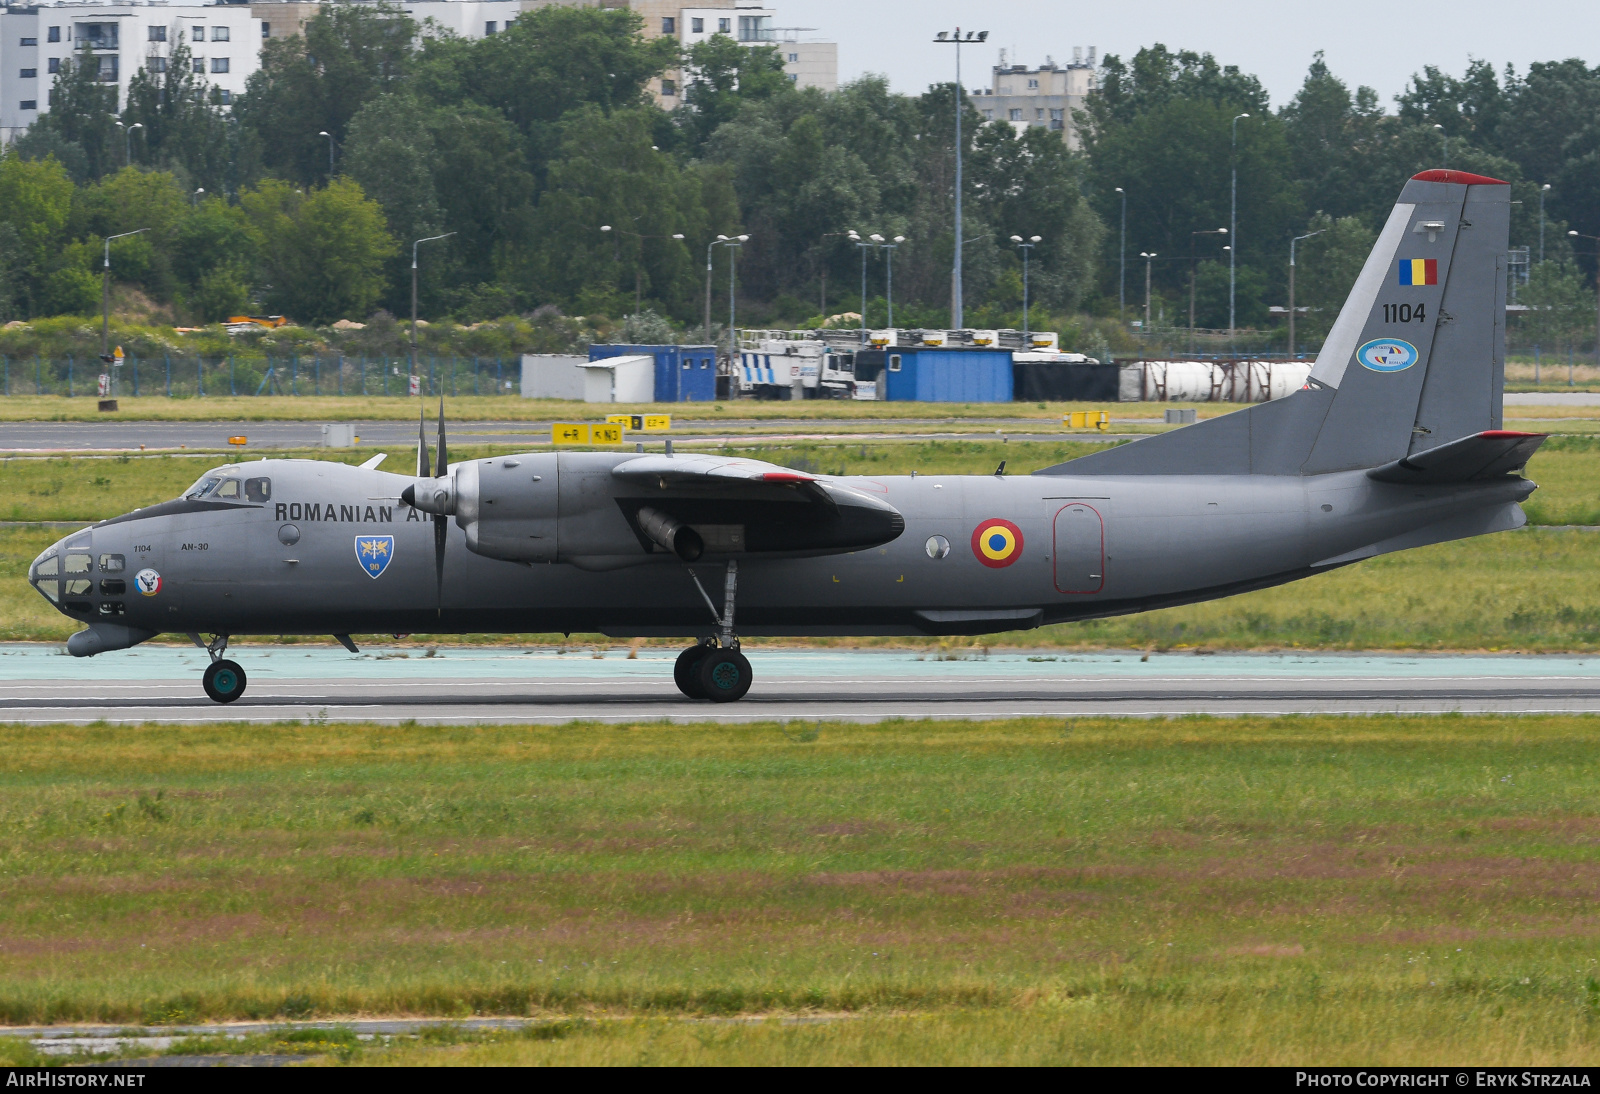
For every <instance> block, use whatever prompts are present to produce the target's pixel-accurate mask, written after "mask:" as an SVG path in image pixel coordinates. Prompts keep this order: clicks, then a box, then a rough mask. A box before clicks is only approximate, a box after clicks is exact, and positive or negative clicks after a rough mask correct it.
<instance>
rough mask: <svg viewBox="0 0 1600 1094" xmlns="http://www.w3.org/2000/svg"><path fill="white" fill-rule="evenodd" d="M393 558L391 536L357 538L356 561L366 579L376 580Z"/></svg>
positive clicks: (392, 540)
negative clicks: (364, 573)
mask: <svg viewBox="0 0 1600 1094" xmlns="http://www.w3.org/2000/svg"><path fill="white" fill-rule="evenodd" d="M393 557H394V537H393V536H357V537H356V561H357V562H359V563H361V568H362V569H363V570H365V571H366V574H367V576H368V577H371V578H376V577H377V576H378V575H380V574H382V573H383V571H385V570H387V569H388V568H389V560H390V559H391V558H393Z"/></svg>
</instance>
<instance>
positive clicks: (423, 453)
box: [417, 408, 433, 479]
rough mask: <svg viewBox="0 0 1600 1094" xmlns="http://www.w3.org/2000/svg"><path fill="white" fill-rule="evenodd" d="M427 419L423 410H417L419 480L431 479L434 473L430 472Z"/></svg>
mask: <svg viewBox="0 0 1600 1094" xmlns="http://www.w3.org/2000/svg"><path fill="white" fill-rule="evenodd" d="M426 422H427V419H426V417H425V416H424V414H423V412H422V410H421V409H420V408H419V409H418V410H417V478H419V479H431V478H433V473H432V472H430V471H429V470H428V434H427V432H426Z"/></svg>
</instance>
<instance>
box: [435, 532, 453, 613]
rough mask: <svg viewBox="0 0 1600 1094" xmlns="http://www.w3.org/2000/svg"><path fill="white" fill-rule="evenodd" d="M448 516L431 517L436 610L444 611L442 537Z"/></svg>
mask: <svg viewBox="0 0 1600 1094" xmlns="http://www.w3.org/2000/svg"><path fill="white" fill-rule="evenodd" d="M449 522H450V518H449V517H442V516H436V517H434V518H433V572H434V582H435V585H434V593H435V596H436V598H437V600H436V603H437V610H438V612H439V613H440V614H441V615H442V614H443V613H444V537H445V534H446V533H447V532H448V531H449V526H450V525H449Z"/></svg>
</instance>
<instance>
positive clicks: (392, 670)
mask: <svg viewBox="0 0 1600 1094" xmlns="http://www.w3.org/2000/svg"><path fill="white" fill-rule="evenodd" d="M746 653H747V654H748V656H749V657H750V660H751V663H752V664H753V665H754V667H755V677H756V682H755V686H754V687H752V688H751V690H750V694H749V695H748V696H747V697H746V698H745V699H744V700H743V701H741V702H739V703H734V704H729V705H716V704H710V703H702V702H692V701H690V700H688V699H685V698H683V697H682V696H681V695H679V694H678V692H677V690H676V689H675V688H674V686H673V683H672V661H673V657H674V656H675V654H676V651H675V650H650V649H647V650H643V651H641V653H640V656H639V657H638V659H636V660H629V659H627V656H626V650H625V649H622V648H616V649H612V650H609V651H607V652H605V653H604V655H603V656H602V657H599V658H596V657H595V656H594V655H593V652H592V651H572V652H567V653H564V654H563V653H557V652H556V651H554V650H549V649H539V650H518V649H508V648H487V647H473V648H450V647H443V648H440V649H439V650H438V652H437V654H436V656H432V657H429V656H425V654H424V651H422V650H417V649H409V650H377V649H374V650H367V651H363V653H361V654H359V655H351V654H349V653H346V652H344V651H343V650H340V649H338V648H337V647H320V646H319V647H310V646H277V647H266V646H261V647H249V646H243V647H239V646H236V647H234V649H233V650H232V651H231V653H230V656H231V657H233V658H234V659H235V660H236V661H238V662H239V663H240V664H241V665H242V666H243V667H244V669H245V671H246V673H247V674H248V677H249V686H248V689H247V691H246V694H245V695H244V697H243V698H242V699H240V700H239V701H238V702H236V703H233V704H231V705H229V706H218V705H216V704H213V703H211V702H210V701H209V700H207V699H206V698H205V697H204V695H203V694H202V692H201V689H200V673H201V671H202V669H203V668H204V666H205V663H206V662H205V654H204V653H203V652H202V651H200V650H198V649H193V648H188V649H183V648H175V647H150V646H145V647H140V648H138V649H134V650H126V651H121V652H118V653H110V654H103V655H101V656H100V657H97V658H93V659H88V660H76V659H71V658H67V657H63V656H61V655H60V653H59V652H58V647H50V646H3V647H0V721H9V722H27V723H48V722H88V721H95V720H100V719H103V720H106V721H109V722H119V723H129V722H146V721H160V722H207V721H216V720H228V721H248V722H277V721H319V720H321V721H362V722H383V723H394V722H400V721H408V720H415V721H418V722H424V723H430V724H474V723H477V724H506V723H533V724H554V723H565V722H574V721H602V722H641V721H661V720H665V721H671V722H705V721H715V722H751V721H791V722H793V721H812V720H845V721H859V722H872V721H881V720H884V719H888V718H999V717H1030V716H1047V717H1084V716H1091V715H1123V716H1158V717H1159V716H1173V715H1183V714H1214V715H1227V714H1364V713H1385V712H1415V713H1440V712H1450V711H1460V712H1466V713H1546V712H1566V713H1574V712H1591V713H1600V658H1584V657H1522V656H1515V655H1505V656H1448V655H1439V656H1414V657H1404V656H1392V655H1368V654H1231V655H1196V654H1193V653H1170V654H1152V655H1150V657H1149V659H1148V660H1145V659H1143V658H1142V655H1141V654H1139V653H1137V652H1130V653H1120V654H1119V653H1106V654H1060V653H1051V652H1030V651H1025V650H1023V651H993V652H991V653H990V654H989V655H988V656H987V657H982V656H981V655H973V657H972V659H969V660H937V659H933V658H935V657H936V656H937V654H935V653H933V652H931V651H922V652H919V651H915V650H796V649H765V648H761V647H748V648H747V650H746ZM951 656H955V655H951Z"/></svg>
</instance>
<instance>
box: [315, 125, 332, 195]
mask: <svg viewBox="0 0 1600 1094" xmlns="http://www.w3.org/2000/svg"><path fill="white" fill-rule="evenodd" d="M317 136H319V137H327V138H328V181H329V182H332V181H333V134H332V133H329V132H328V131H327V130H326V129H323V130H321V131H319V132H318V133H317Z"/></svg>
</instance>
